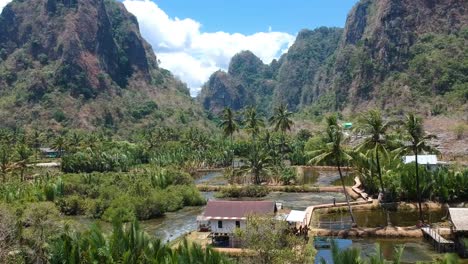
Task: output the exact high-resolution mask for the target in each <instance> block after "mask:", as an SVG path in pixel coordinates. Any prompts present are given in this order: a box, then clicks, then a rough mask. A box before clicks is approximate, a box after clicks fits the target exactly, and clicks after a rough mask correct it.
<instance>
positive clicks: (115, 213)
mask: <svg viewBox="0 0 468 264" xmlns="http://www.w3.org/2000/svg"><path fill="white" fill-rule="evenodd" d="M116 217H118V218H119V219H120V220H121V221H122V222H130V221H133V220H135V199H133V198H132V197H130V196H128V195H123V196H120V197H118V198H116V199H115V200H113V201H112V202H111V203H110V206H109V208H107V209H106V210H105V211H104V214H103V215H102V219H103V220H105V221H108V222H111V221H112V219H115V218H116Z"/></svg>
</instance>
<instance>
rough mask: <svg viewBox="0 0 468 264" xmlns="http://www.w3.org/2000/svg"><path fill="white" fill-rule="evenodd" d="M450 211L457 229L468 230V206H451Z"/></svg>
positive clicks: (451, 218)
mask: <svg viewBox="0 0 468 264" xmlns="http://www.w3.org/2000/svg"><path fill="white" fill-rule="evenodd" d="M449 213H450V220H451V221H452V223H453V225H454V227H455V229H456V230H457V231H468V208H449Z"/></svg>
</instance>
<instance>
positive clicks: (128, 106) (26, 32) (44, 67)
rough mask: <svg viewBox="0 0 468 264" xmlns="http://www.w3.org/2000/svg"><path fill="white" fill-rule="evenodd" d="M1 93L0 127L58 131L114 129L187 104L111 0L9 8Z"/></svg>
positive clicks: (183, 91) (182, 90) (1, 45)
mask: <svg viewBox="0 0 468 264" xmlns="http://www.w3.org/2000/svg"><path fill="white" fill-rule="evenodd" d="M0 93H1V100H0V117H4V118H1V120H2V121H1V122H3V124H4V125H10V126H11V125H13V124H14V123H18V122H19V123H25V124H28V123H33V125H34V126H44V125H46V124H47V125H46V126H51V127H53V128H57V129H60V128H61V127H65V126H67V127H68V126H70V127H77V128H89V129H94V128H98V127H102V126H109V127H111V128H113V129H118V127H119V124H120V125H121V126H128V125H131V124H132V123H139V122H140V121H142V122H143V120H140V119H144V117H146V116H150V115H151V114H153V113H155V112H157V109H159V110H160V111H163V112H164V111H165V110H166V109H165V107H164V105H167V107H168V108H171V106H170V103H168V101H171V102H175V103H180V102H181V101H185V102H186V103H185V104H184V105H188V106H192V105H193V103H192V101H191V99H190V98H189V96H188V89H187V88H186V87H185V86H184V85H183V84H182V83H180V82H179V81H178V80H176V79H175V78H174V77H173V76H172V75H171V74H170V72H168V71H166V70H164V69H161V68H159V67H158V65H157V60H156V56H155V55H154V52H153V50H152V48H151V46H150V45H149V44H148V43H147V42H146V41H145V40H144V39H143V38H142V37H141V35H140V32H139V27H138V22H137V20H136V18H135V17H134V16H133V15H132V14H130V13H128V12H127V11H126V9H125V7H124V6H123V4H121V3H119V2H117V1H114V0H79V1H78V0H22V1H20V0H16V1H13V2H12V3H10V4H9V5H7V6H6V7H5V8H4V10H3V12H2V14H1V16H0ZM169 97H170V98H171V100H168V99H169ZM151 101H153V103H150V102H151ZM142 105H147V106H151V105H153V106H154V105H158V106H162V107H159V108H157V107H149V108H150V109H139V108H141V107H142ZM193 107H194V108H196V106H193ZM135 108H137V109H136V110H137V112H138V111H140V110H141V111H142V112H143V114H138V113H137V114H135V113H134V111H135ZM197 111H198V110H197ZM172 112H173V111H172ZM135 116H136V117H137V118H135ZM12 117H14V118H12ZM135 119H138V120H135ZM35 120H36V121H37V122H38V123H37V124H34V121H35ZM40 121H42V124H40V123H41V122H40Z"/></svg>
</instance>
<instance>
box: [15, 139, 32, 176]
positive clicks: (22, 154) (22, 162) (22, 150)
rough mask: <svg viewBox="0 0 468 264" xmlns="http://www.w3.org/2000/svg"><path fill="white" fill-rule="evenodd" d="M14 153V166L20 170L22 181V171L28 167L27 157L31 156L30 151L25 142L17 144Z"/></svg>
mask: <svg viewBox="0 0 468 264" xmlns="http://www.w3.org/2000/svg"><path fill="white" fill-rule="evenodd" d="M16 154H17V158H18V161H17V162H16V166H17V167H18V168H19V170H20V178H21V181H24V171H25V170H26V168H27V167H28V162H29V158H30V157H31V155H32V152H31V150H30V149H29V148H28V147H27V146H26V145H25V144H19V145H18V146H17V147H16Z"/></svg>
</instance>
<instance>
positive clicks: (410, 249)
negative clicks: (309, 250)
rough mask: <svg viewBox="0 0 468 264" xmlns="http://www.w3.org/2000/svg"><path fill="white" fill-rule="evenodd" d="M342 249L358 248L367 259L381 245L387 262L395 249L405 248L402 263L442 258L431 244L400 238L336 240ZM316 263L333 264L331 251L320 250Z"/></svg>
mask: <svg viewBox="0 0 468 264" xmlns="http://www.w3.org/2000/svg"><path fill="white" fill-rule="evenodd" d="M335 241H336V243H337V246H338V247H339V248H340V249H346V248H351V247H352V248H358V249H360V251H361V257H362V258H364V259H366V258H369V256H372V255H373V254H375V252H376V251H375V245H376V244H379V245H380V248H381V252H382V254H383V256H384V257H385V259H386V260H392V257H393V253H394V252H395V247H397V246H399V245H402V246H404V250H403V255H402V258H401V261H402V263H415V262H417V261H432V260H434V259H435V258H438V257H439V258H440V257H442V254H438V253H436V252H435V251H434V250H433V249H432V247H431V245H430V244H429V243H426V242H424V240H423V239H413V238H398V239H372V238H365V239H353V240H350V239H335ZM316 256H317V257H316V258H315V263H320V260H321V259H322V258H323V259H325V261H326V262H327V263H328V264H332V263H333V261H332V257H331V251H330V249H319V250H318V251H317V255H316Z"/></svg>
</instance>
